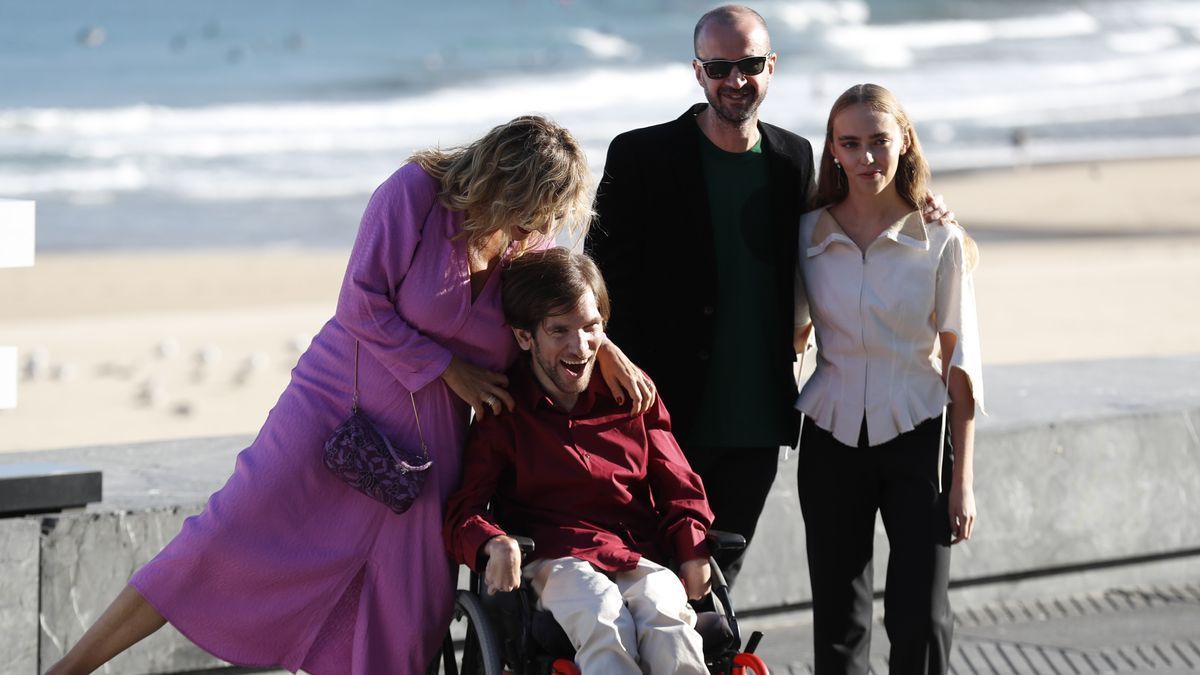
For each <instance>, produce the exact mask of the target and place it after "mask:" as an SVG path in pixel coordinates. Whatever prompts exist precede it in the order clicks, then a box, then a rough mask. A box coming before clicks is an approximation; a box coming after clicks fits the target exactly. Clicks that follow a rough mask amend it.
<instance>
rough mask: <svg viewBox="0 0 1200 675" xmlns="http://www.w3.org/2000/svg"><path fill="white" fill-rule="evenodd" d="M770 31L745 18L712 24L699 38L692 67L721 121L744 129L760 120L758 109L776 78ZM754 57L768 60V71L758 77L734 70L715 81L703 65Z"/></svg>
mask: <svg viewBox="0 0 1200 675" xmlns="http://www.w3.org/2000/svg"><path fill="white" fill-rule="evenodd" d="M770 52H771V39H770V36H769V35H768V34H767V29H766V27H765V26H763V25H762V24H761V23H760V22H759V21H757V20H755V19H754V18H752V17H751V16H748V15H743V16H739V17H737V18H736V19H734V20H733V21H732V22H730V23H727V22H724V21H709V22H708V23H706V24H705V25H704V27H703V28H702V29H701V30H700V32H699V34H697V36H696V59H695V60H694V61H693V62H692V66H693V68H694V69H695V71H696V81H697V82H699V83H700V86H701V87H703V88H704V97H705V98H706V99H708V104H709V106H710V107H711V109H712V111H713V112H714V113H716V115H717V117H719V118H720V119H722V120H724V121H726V122H728V123H730V124H732V125H734V126H738V127H741V126H743V125H745V124H753V123H754V122H755V121H756V120H757V113H758V107H759V106H760V105H761V104H762V102H763V99H764V98H766V96H767V86H768V85H769V84H770V83H771V76H772V75H774V74H775V55H774V54H772V53H770ZM751 56H767V62H766V67H764V68H763V70H762V72H761V73H759V74H757V75H747V74H746V73H743V72H742V71H741V69H740V68H733V69H732V70H730V72H729V75H728V76H726V77H724V78H721V79H713V78H711V77H709V76H708V74H707V73H705V72H704V68H703V67H702V66H701V65H700V63H701V62H703V61H710V60H713V59H723V60H727V61H739V60H741V59H744V58H747V57H751Z"/></svg>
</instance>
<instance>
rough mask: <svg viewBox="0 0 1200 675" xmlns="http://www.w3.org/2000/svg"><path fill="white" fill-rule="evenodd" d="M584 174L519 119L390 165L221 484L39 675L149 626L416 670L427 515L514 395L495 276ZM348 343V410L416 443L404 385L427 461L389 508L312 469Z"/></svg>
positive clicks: (439, 561) (270, 652)
mask: <svg viewBox="0 0 1200 675" xmlns="http://www.w3.org/2000/svg"><path fill="white" fill-rule="evenodd" d="M590 183H591V181H590V180H589V177H588V169H587V161H586V158H585V157H584V154H583V151H582V149H581V148H580V146H579V144H578V143H577V142H576V141H575V139H574V138H573V137H572V136H571V135H570V133H568V132H567V131H566V130H565V129H563V128H562V127H560V126H557V125H556V124H554V123H552V122H550V121H548V120H546V119H543V118H540V117H533V116H529V117H520V118H517V119H515V120H513V121H511V122H509V123H507V124H504V125H501V126H499V127H496V128H495V129H493V130H492V131H491V132H489V133H488V134H487V135H486V136H484V137H483V138H482V139H480V140H478V141H476V142H475V143H472V144H470V145H468V146H465V147H462V148H457V149H452V150H437V149H435V150H427V151H424V152H418V153H416V154H415V155H414V156H413V157H412V158H411V161H410V163H409V164H406V165H405V166H404V167H402V168H401V169H400V170H398V171H397V172H396V173H395V174H393V175H392V176H391V177H390V178H388V179H387V180H386V181H385V182H384V183H383V185H381V186H380V187H379V188H378V189H377V190H376V191H375V194H374V196H372V198H371V201H370V203H369V205H368V206H367V209H366V212H365V213H364V215H363V219H362V224H361V226H360V228H359V232H358V238H357V240H356V241H355V244H354V249H353V252H352V253H351V255H350V262H349V265H348V267H347V270H346V276H345V280H344V281H343V284H342V290H341V294H340V296H339V298H338V304H337V311H336V313H335V315H334V317H333V318H332V319H330V320H329V322H328V323H326V324H325V326H324V327H323V328H322V329H321V331H320V333H318V334H317V336H316V337H315V338H314V339H313V342H312V345H311V346H310V347H309V349H308V351H307V352H306V353H305V354H304V355H303V356H302V357H300V361H299V363H298V364H297V365H296V368H295V369H294V370H293V371H292V381H291V384H290V385H289V386H288V387H287V389H286V390H285V391H284V392H283V395H282V396H281V398H280V399H279V402H278V403H277V404H276V405H275V408H274V409H272V410H271V412H270V414H269V415H268V417H267V421H266V424H265V425H264V426H263V428H262V431H261V432H260V433H259V435H258V437H257V438H256V439H255V441H254V443H253V444H252V445H251V446H250V447H249V448H247V449H245V450H244V451H242V453H241V454H240V455H239V456H238V458H237V464H236V467H235V469H234V472H233V475H232V476H231V477H230V478H229V481H228V482H227V483H226V484H225V486H224V487H223V488H221V490H219V491H218V492H216V493H215V494H213V495H212V496H211V497H210V498H209V500H208V504H207V505H206V507H205V509H204V511H203V512H202V513H201V514H200V515H198V516H195V517H193V518H189V519H188V520H187V521H186V522H185V523H184V526H183V530H182V531H181V532H180V534H179V535H178V536H177V537H175V539H174V540H173V541H171V542H170V543H169V544H167V546H166V547H165V548H164V549H163V550H162V552H161V553H159V554H158V556H157V557H156V558H154V559H153V560H152V561H150V562H149V563H148V564H147V565H146V566H145V567H142V568H141V569H140V570H138V571H137V573H135V574H134V575H133V578H132V579H131V580H130V582H129V585H128V586H127V587H126V588H125V589H124V590H123V591H122V592H121V594H120V595H118V596H117V598H116V600H114V601H113V603H112V604H111V605H110V606H109V608H108V609H107V610H106V611H105V613H104V614H103V615H102V616H101V617H100V619H99V620H97V622H96V623H95V624H94V625H93V626H92V627H91V628H90V629H89V630H88V631H87V632H86V633H85V634H84V635H83V636H82V638H81V639H80V640H79V642H78V643H77V644H76V645H75V646H74V647H73V648H72V649H71V650H70V651H69V652H68V653H67V654H66V655H65V656H64V657H63V659H62V660H61V661H60V662H59V663H57V664H55V665H54V666H53V667H51V669H50V670H49V671H48V672H50V673H54V674H56V675H57V674H61V673H88V672H92V671H93V670H95V669H96V668H98V667H100V666H101V665H102V664H104V663H106V662H107V661H108V660H110V659H111V658H113V657H114V656H116V655H117V654H119V653H120V652H121V651H123V650H124V649H126V648H128V647H129V646H131V645H132V644H134V643H135V642H137V641H139V640H141V639H142V638H144V637H145V636H147V635H149V634H150V633H152V632H154V631H155V630H157V629H158V628H160V627H161V626H162V625H163V624H164V623H165V622H169V623H170V624H171V625H172V626H174V627H175V628H177V629H178V630H179V631H180V632H181V633H183V634H184V635H185V636H187V637H188V638H189V639H190V640H192V641H193V642H195V643H196V644H197V645H199V646H200V647H202V648H203V649H205V650H206V651H208V652H210V653H212V654H214V655H216V656H218V657H220V658H222V659H225V660H226V661H230V662H232V663H235V664H238V665H243V666H258V667H264V666H271V667H283V668H286V669H288V670H291V671H296V670H298V669H303V670H305V671H307V672H309V673H314V674H318V675H319V674H323V673H369V674H376V673H423V672H425V669H426V666H427V665H428V664H429V662H430V661H431V659H432V658H433V657H434V656H435V655H436V653H437V649H438V646H439V643H440V640H441V638H442V636H443V635H444V632H445V630H446V626H447V625H448V624H449V622H450V613H451V609H452V606H453V589H454V583H455V578H454V575H453V574H452V569H451V565H450V562H449V561H448V558H447V555H446V552H445V550H444V549H443V547H442V543H441V531H440V528H441V523H442V511H443V507H444V505H445V501H446V498H447V497H448V496H449V494H450V492H451V491H452V490H453V489H454V488H455V487H456V486H457V483H458V479H459V460H460V453H461V449H462V443H463V439H464V436H465V432H466V429H467V425H468V421H469V418H470V414H471V411H472V409H474V412H475V414H476V415H489V414H503V410H504V409H505V408H511V406H512V398H511V397H510V396H509V394H508V392H507V390H506V385H507V381H506V379H505V377H504V375H502V373H503V372H504V371H505V369H507V368H508V366H509V365H510V363H511V362H512V360H513V359H514V358H515V356H516V354H517V346H516V344H515V343H514V342H513V337H512V331H511V330H509V329H508V328H507V327H506V326H505V325H504V321H503V316H502V312H501V308H500V280H499V279H498V278H496V277H497V276H498V275H499V274H500V273H502V270H503V268H504V265H505V263H506V261H508V260H509V259H511V258H512V257H514V256H518V255H520V254H521V253H522V252H523V251H526V250H530V249H534V248H544V247H546V246H550V245H552V244H553V241H554V235H555V234H556V232H558V231H559V229H560V228H562V227H564V226H572V225H582V224H584V223H586V222H587V220H588V218H589V216H590V215H591V206H590V205H591V200H590V195H589V188H590ZM356 342H357V343H358V344H360V345H361V347H360V350H359V351H360V356H359V369H358V370H359V374H358V378H359V391H360V397H361V405H362V408H363V409H364V411H365V412H366V414H367V415H368V417H369V418H370V419H371V420H372V421H373V422H374V423H375V425H376V426H377V427H378V428H379V429H380V431H381V432H383V433H384V434H385V435H386V436H387V437H388V438H389V439H390V440H391V441H392V442H393V443H394V444H397V445H399V446H401V447H408V448H415V447H417V446H418V430H417V419H415V418H414V415H413V405H412V404H411V403H410V402H409V394H410V393H411V394H412V397H413V400H414V402H415V407H416V409H417V411H418V415H419V421H420V425H421V429H422V431H423V432H424V436H425V439H426V440H427V441H428V445H429V451H430V454H431V456H432V458H433V474H432V475H431V476H430V477H429V479H428V480H427V481H426V483H425V486H424V489H423V491H422V493H421V495H420V497H419V498H417V500H416V501H415V503H414V504H413V506H412V508H411V509H410V510H409V511H407V512H406V513H404V514H401V515H396V514H394V513H392V512H391V511H390V510H389V509H388V508H387V507H386V506H384V505H383V504H381V503H379V502H376V501H374V500H372V499H370V498H368V497H366V496H364V495H362V494H361V493H359V492H357V491H355V490H354V489H353V488H351V487H349V486H348V485H346V484H345V483H343V482H341V480H340V479H339V478H337V477H336V476H334V475H333V474H332V473H330V472H329V471H328V470H327V469H326V468H325V467H324V466H323V463H322V449H323V445H324V442H325V440H326V439H327V438H328V437H329V435H330V433H331V432H332V431H333V429H334V427H336V426H337V425H338V424H339V423H341V422H342V421H343V420H344V419H345V417H346V416H347V415H348V413H349V410H350V405H351V398H352V389H353V375H354V372H353V369H354V356H355V344H356ZM601 365H602V368H603V369H604V373H605V377H606V380H608V381H609V382H610V385H611V386H612V387H613V388H614V393H618V392H620V393H618V396H621V395H624V396H626V397H628V398H629V399H630V400H631V404H632V405H633V407H634V408H635V409H639V408H644V407H646V406H648V405H649V402H650V399H651V398H652V397H653V395H654V394H653V391H652V390H651V389H650V385H649V384H648V382H647V381H646V380H645V379H644V378H643V377H642V376H641V374H640V372H639V371H637V369H636V368H633V367H632V365H631V364H629V362H628V361H627V360H626V359H625V358H624V356H623V355H622V354H621V353H620V352H619V351H618V350H617V349H616V348H615V347H612V346H611V344H610V345H608V346H607V347H606V349H605V358H604V360H603V361H602V364H601Z"/></svg>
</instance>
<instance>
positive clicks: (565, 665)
mask: <svg viewBox="0 0 1200 675" xmlns="http://www.w3.org/2000/svg"><path fill="white" fill-rule="evenodd" d="M516 539H517V541H518V543H519V545H520V548H521V556H522V558H526V557H528V556H529V554H530V553H532V552H533V550H534V543H533V541H532V540H531V539H528V538H526V537H516ZM708 544H709V548H710V549H711V550H712V553H713V556H714V558H710V563H711V565H712V572H713V578H712V592H711V596H710V597H711V602H712V609H708V608H707V607H704V606H702V607H697V621H696V631H697V632H699V633H700V636H701V637H702V638H703V640H704V660H705V663H706V664H707V666H708V669H709V672H710V673H711V674H712V675H751V674H753V675H769V672H768V669H767V666H766V664H765V663H763V661H762V659H761V658H759V657H758V656H757V655H755V654H754V650H755V649H756V648H757V647H758V643H759V641H760V640H761V639H762V633H760V632H755V633H754V634H753V635H751V636H750V639H749V640H748V641H747V643H746V646H745V648H744V649H742V638H741V633H740V631H739V629H738V622H737V616H736V614H735V613H734V611H733V605H732V603H731V601H730V598H729V586H728V584H727V583H726V582H725V577H724V575H722V574H721V569H720V568H719V567H718V566H717V562H716V559H719V558H721V557H722V556H723V554H728V553H734V552H737V551H740V550H742V549H744V548H745V547H746V540H745V538H744V537H742V536H741V535H739V534H731V533H725V532H709V533H708ZM469 585H470V589H469V590H459V591H458V593H457V596H456V598H455V603H454V620H455V622H459V623H465V628H466V637H465V638H464V639H463V641H462V643H461V644H458V643H456V642H455V640H454V639H453V637H452V635H451V634H450V633H447V635H446V639H445V641H444V643H443V645H442V650H441V652H440V653H439V655H438V657H437V658H435V659H434V662H433V663H432V664H431V665H430V667H429V671H428V672H429V675H436V674H437V673H442V674H443V675H580V672H579V668H578V667H577V666H576V665H575V663H574V661H573V660H572V658H573V657H574V654H575V649H574V646H573V645H572V644H571V642H570V640H569V639H568V638H567V635H566V633H565V632H564V631H563V629H562V627H560V626H559V625H558V623H557V622H556V621H555V620H554V617H553V616H551V615H550V612H548V611H544V610H539V609H537V599H536V598H535V597H534V593H533V590H532V589H531V588H529V586H528V585H527V584H523V585H522V586H521V587H520V588H518V589H516V590H514V591H511V592H508V593H496V594H494V595H488V593H487V591H486V589H484V588H483V583H482V580H481V579H480V578H479V576H478V575H477V574H475V573H472V574H471V581H470V584H469ZM707 601H708V599H706V602H707ZM588 675H592V674H591V673H589V674H588Z"/></svg>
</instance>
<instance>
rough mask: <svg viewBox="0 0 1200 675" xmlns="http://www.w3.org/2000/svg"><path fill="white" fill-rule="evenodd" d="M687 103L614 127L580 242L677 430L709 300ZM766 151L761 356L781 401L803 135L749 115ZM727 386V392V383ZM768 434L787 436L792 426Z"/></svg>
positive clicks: (706, 217)
mask: <svg viewBox="0 0 1200 675" xmlns="http://www.w3.org/2000/svg"><path fill="white" fill-rule="evenodd" d="M706 105H707V104H703V103H701V104H697V105H695V106H693V107H692V108H691V109H689V110H688V111H687V112H685V113H684V114H683V115H681V116H680V117H679V118H678V119H676V120H674V121H671V122H667V123H665V124H659V125H656V126H652V127H646V128H643V129H635V130H633V131H629V132H626V133H623V134H621V135H619V136H617V137H616V138H615V139H613V142H612V144H611V145H609V148H608V159H607V161H606V162H605V165H604V176H603V177H602V178H601V180H600V188H599V192H598V193H597V196H596V214H597V215H596V219H595V220H594V221H593V223H592V227H591V229H590V230H589V232H588V236H587V244H586V247H587V250H588V252H589V253H590V254H591V255H592V256H593V257H594V258H595V259H596V262H597V263H598V264H599V266H600V269H601V271H603V273H604V276H605V279H606V281H607V282H608V288H609V294H610V297H611V299H612V317H611V319H610V321H609V324H608V326H607V328H606V330H607V332H608V335H609V336H610V337H611V338H612V339H613V341H614V342H616V343H617V346H619V347H621V349H623V350H624V351H625V353H626V354H627V355H628V356H629V358H631V359H632V360H633V362H634V363H636V364H637V365H638V366H640V367H641V368H642V369H644V370H645V371H646V372H647V373H648V374H649V375H650V377H652V378H653V379H654V381H655V383H656V384H657V386H658V389H659V393H660V394H661V395H662V397H663V401H664V402H665V403H666V404H667V406H668V408H669V409H670V411H671V418H672V420H673V423H672V426H673V427H674V429H675V431H676V432H677V433H681V434H682V435H684V436H685V437H686V435H687V432H688V430H689V429H690V428H691V425H692V422H693V419H694V417H695V415H696V409H697V407H698V405H699V403H700V397H701V394H702V387H704V386H705V378H706V373H707V364H706V362H707V360H708V358H709V355H710V353H711V349H712V342H713V331H714V319H715V316H716V315H717V313H718V312H720V311H721V308H720V307H718V306H717V284H718V283H719V282H720V280H719V279H718V278H717V262H716V251H715V248H714V247H715V245H714V243H713V236H712V223H711V216H710V214H709V207H708V194H707V188H706V184H705V180H704V174H703V166H702V164H701V159H700V147H701V145H700V143H701V140H702V132H701V131H700V127H699V125H698V124H697V123H696V119H695V118H696V115H697V114H698V113H700V112H701V111H703V110H704V108H705V107H706ZM758 129H759V131H760V132H761V134H762V138H763V153H764V154H765V155H766V157H767V167H768V187H767V189H768V194H769V195H770V196H769V199H770V200H771V206H770V213H771V217H770V222H766V223H762V227H768V228H770V230H771V233H772V235H773V243H774V244H775V245H774V246H773V247H772V252H773V256H774V257H773V259H772V260H770V261H769V263H770V264H771V265H772V266H773V267H774V268H775V278H776V283H778V284H779V289H781V290H782V292H780V293H779V298H780V304H779V309H778V311H779V312H780V316H783V317H786V319H785V320H784V321H782V322H780V323H781V325H782V326H786V332H785V331H784V330H782V329H781V330H780V331H779V333H778V336H777V337H776V338H774V339H773V341H772V346H771V356H770V358H771V359H773V360H774V361H775V362H776V363H777V364H778V372H779V378H778V381H777V382H775V383H774V384H773V385H772V386H773V387H774V388H775V389H776V390H777V392H778V393H777V395H776V399H777V400H778V401H779V405H780V406H781V407H784V408H786V409H787V410H788V411H791V410H792V405H793V404H794V402H795V399H796V384H795V381H794V380H793V379H792V368H791V365H792V363H793V361H794V360H795V351H794V348H793V346H792V320H791V317H792V315H793V307H794V305H795V302H794V300H795V299H794V297H793V295H794V275H795V265H796V256H797V248H796V246H797V232H798V226H799V223H800V216H801V215H802V214H803V213H804V211H805V210H806V207H807V205H808V201H809V200H810V198H811V195H812V194H813V186H814V176H813V154H812V146H810V145H809V142H808V141H807V140H805V139H803V138H801V137H800V136H797V135H796V134H793V133H791V132H789V131H785V130H784V129H780V128H779V127H775V126H772V125H770V124H765V123H762V122H759V124H758ZM729 395H730V396H736V395H737V393H736V392H729ZM779 442H780V444H781V445H784V444H787V445H790V444H792V443H794V442H795V434H794V433H793V434H791V436H790V437H789V438H781V439H780V441H779Z"/></svg>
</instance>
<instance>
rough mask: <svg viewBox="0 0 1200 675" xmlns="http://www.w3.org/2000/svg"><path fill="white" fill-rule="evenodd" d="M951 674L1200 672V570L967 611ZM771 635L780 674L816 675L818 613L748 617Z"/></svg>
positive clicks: (751, 626) (766, 651)
mask: <svg viewBox="0 0 1200 675" xmlns="http://www.w3.org/2000/svg"><path fill="white" fill-rule="evenodd" d="M875 615H876V617H877V620H876V622H875V627H874V630H873V636H874V641H873V643H872V649H871V654H872V659H871V665H872V672H873V673H877V674H880V675H882V674H883V673H887V672H888V668H887V635H886V633H885V631H884V629H883V625H882V623H881V622H880V621H879V620H878V617H880V616H881V615H882V611H881V609H880V608H879V605H878V603H876V612H875ZM954 619H955V629H954V632H955V639H954V642H955V645H954V651H953V653H952V654H951V659H950V672H951V673H954V674H958V675H963V674H968V673H970V674H974V673H1022V674H1024V673H1036V674H1039V675H1040V674H1043V673H1045V674H1054V675H1057V674H1064V675H1066V674H1069V675H1086V674H1091V673H1126V672H1152V673H1156V674H1162V673H1196V672H1200V569H1198V570H1197V576H1196V577H1195V578H1193V579H1190V580H1187V581H1184V582H1181V583H1178V584H1169V585H1162V586H1156V587H1145V588H1112V589H1109V590H1107V591H1104V592H1097V593H1089V594H1083V595H1074V596H1067V597H1061V598H1046V599H1041V600H1036V601H1033V602H1019V603H1003V604H994V605H988V606H983V607H972V608H964V609H961V610H958V611H956V612H955V617H954ZM742 624H743V632H745V633H746V634H748V633H749V630H762V631H763V632H764V633H765V634H766V637H765V638H764V639H763V642H762V644H761V645H760V646H759V649H758V653H759V655H760V656H762V657H763V660H764V661H766V663H767V665H768V666H770V667H771V668H772V673H773V675H778V674H782V675H799V674H801V673H812V672H813V671H812V646H811V641H812V616H811V614H810V613H809V612H799V613H796V614H793V615H789V616H786V617H770V618H757V617H756V618H748V619H744V620H743V621H742Z"/></svg>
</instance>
